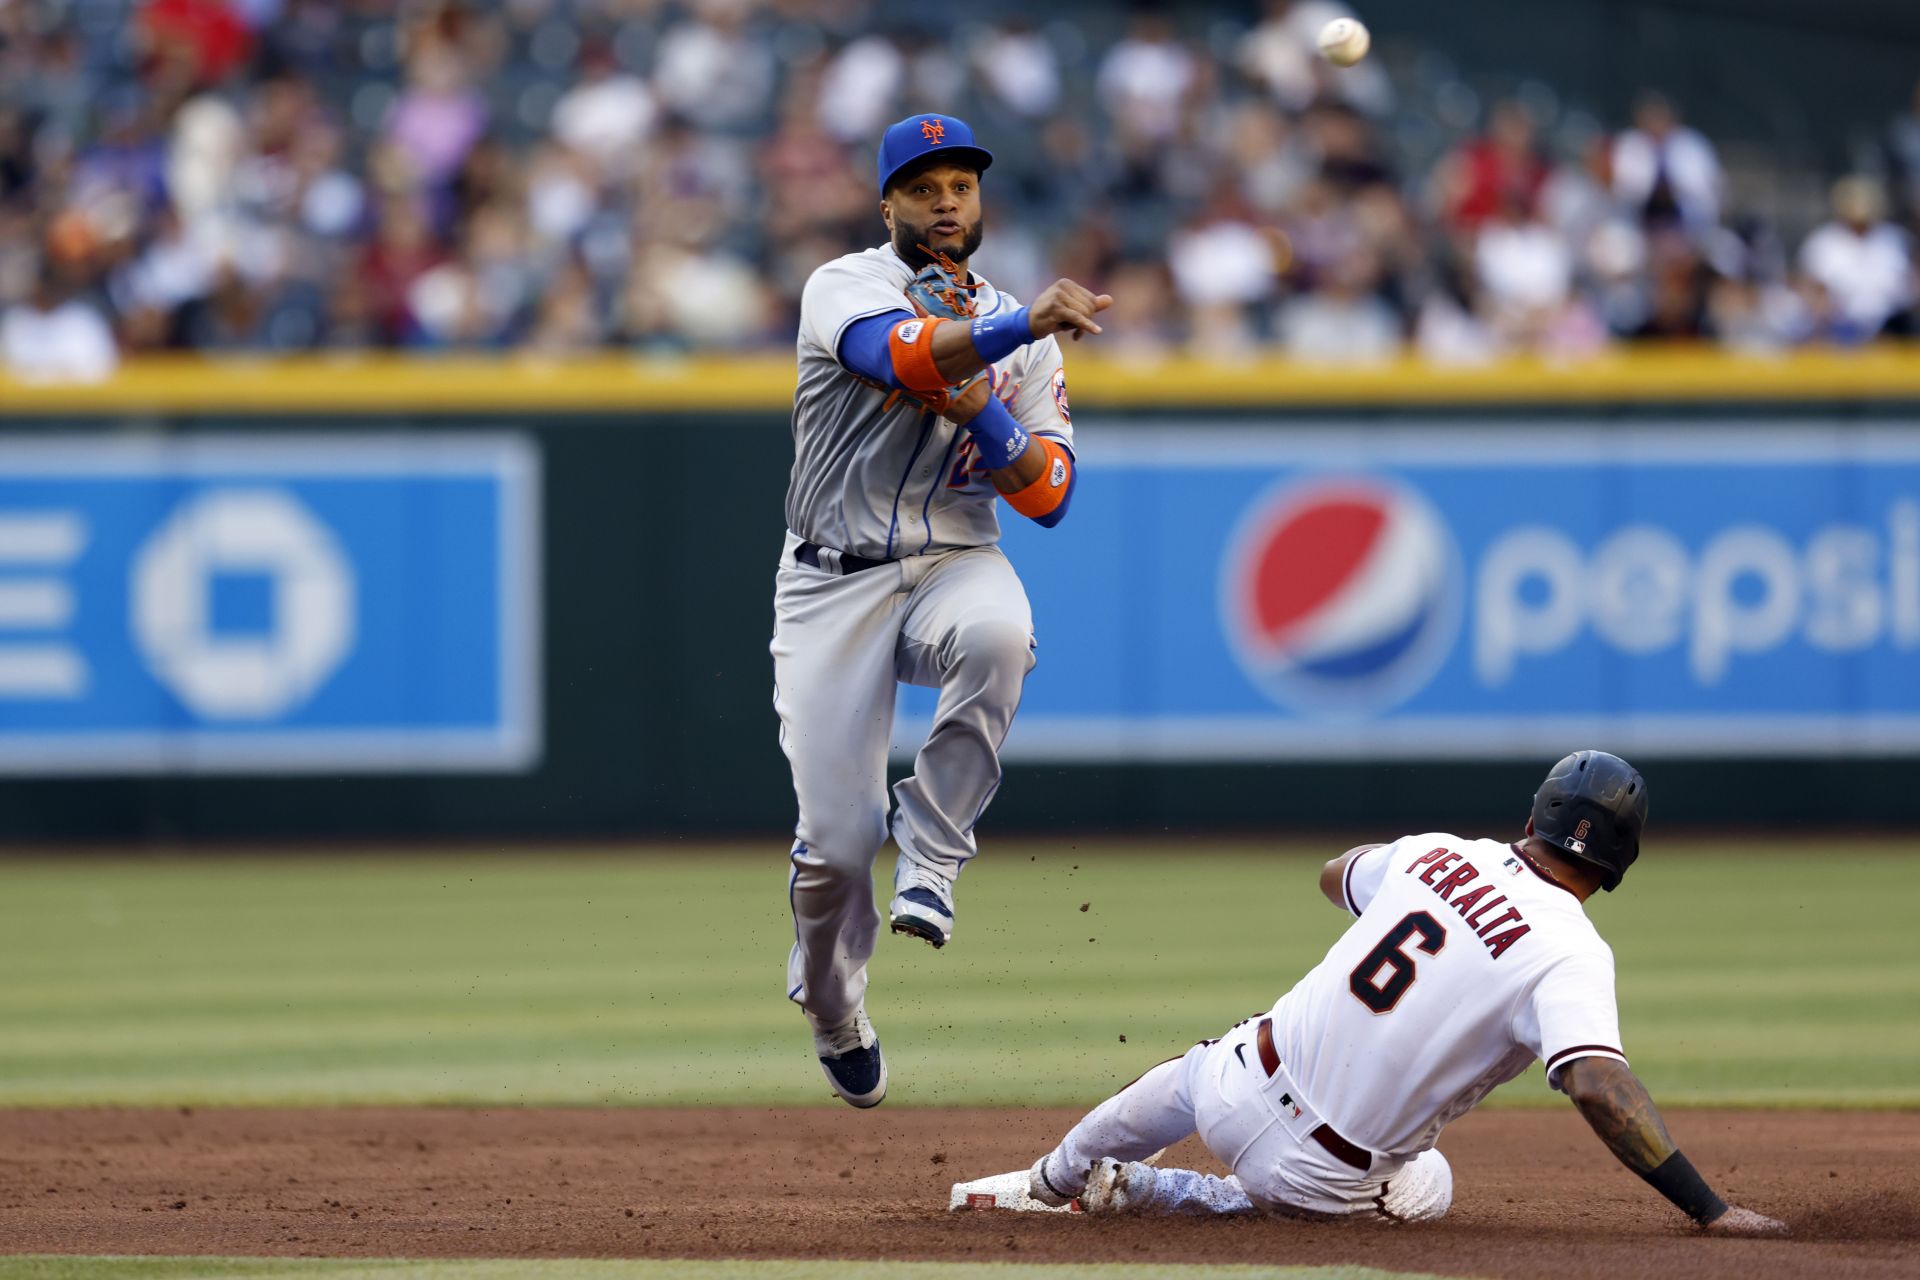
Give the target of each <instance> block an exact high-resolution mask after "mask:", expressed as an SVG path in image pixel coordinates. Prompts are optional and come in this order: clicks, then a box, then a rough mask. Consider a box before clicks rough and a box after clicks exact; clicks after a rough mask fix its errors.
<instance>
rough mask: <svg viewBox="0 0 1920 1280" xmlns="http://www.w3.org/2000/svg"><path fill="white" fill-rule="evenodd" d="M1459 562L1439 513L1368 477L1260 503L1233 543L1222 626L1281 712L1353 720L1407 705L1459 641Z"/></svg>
mask: <svg viewBox="0 0 1920 1280" xmlns="http://www.w3.org/2000/svg"><path fill="white" fill-rule="evenodd" d="M1461 580H1462V574H1461V568H1460V554H1459V551H1458V549H1457V548H1456V547H1455V545H1454V541H1453V537H1452V535H1451V533H1450V532H1449V531H1448V529H1447V526H1446V524H1445V522H1444V521H1442V520H1441V518H1440V516H1439V513H1437V512H1436V511H1434V509H1433V508H1432V506H1430V505H1429V504H1428V503H1427V502H1426V500H1425V499H1423V498H1421V497H1420V496H1419V495H1418V494H1416V493H1414V492H1413V491H1412V490H1410V489H1408V488H1406V487H1404V486H1402V485H1399V484H1395V483H1392V482H1389V481H1387V480H1384V479H1381V478H1379V477H1374V476H1358V477H1340V476H1322V477H1316V478H1313V479H1308V480H1301V481H1295V482H1291V483H1288V484H1284V485H1282V486H1280V487H1279V488H1278V489H1276V490H1270V491H1269V492H1268V493H1267V494H1265V495H1263V496H1262V497H1261V498H1259V499H1257V500H1256V501H1255V502H1254V503H1253V504H1252V505H1251V506H1250V507H1249V508H1248V510H1247V512H1246V514H1245V515H1243V516H1242V517H1241V520H1240V523H1239V526H1238V528H1237V529H1235V531H1234V532H1233V534H1232V535H1231V536H1230V538H1229V540H1228V544H1227V550H1226V556H1225V559H1224V562H1223V564H1222V569H1221V578H1220V614H1221V623H1222V625H1223V626H1224V628H1225V630H1226V635H1227V642H1228V646H1229V648H1231V649H1232V651H1233V654H1234V657H1235V658H1236V659H1237V660H1238V661H1239V663H1240V667H1241V670H1243V671H1244V672H1245V673H1246V675H1247V677H1248V679H1250V680H1251V681H1252V682H1253V683H1254V684H1255V685H1257V686H1258V687H1259V688H1260V689H1261V691H1262V692H1264V693H1265V694H1266V695H1267V696H1268V697H1270V698H1272V699H1273V700H1274V701H1276V702H1278V703H1280V704H1281V705H1283V706H1286V707H1289V708H1292V709H1294V710H1297V711H1302V712H1309V713H1315V714H1321V715H1334V716H1339V715H1343V714H1344V715H1361V714H1365V713H1367V712H1371V711H1378V710H1382V709H1384V708H1386V707H1389V706H1392V705H1394V704H1395V703H1398V702H1402V701H1404V700H1405V699H1407V698H1409V697H1411V696H1412V695H1413V694H1415V693H1417V692H1418V691H1419V690H1420V689H1421V688H1422V687H1424V686H1425V685H1426V683H1427V682H1428V681H1429V680H1431V679H1432V678H1433V673H1434V672H1435V671H1436V670H1437V669H1438V668H1439V666H1440V663H1441V662H1442V661H1443V660H1444V659H1445V658H1446V656H1447V652H1448V650H1449V649H1450V648H1451V647H1452V645H1453V641H1454V638H1455V636H1456V635H1457V634H1458V633H1459V629H1460V615H1461V597H1462V585H1461Z"/></svg>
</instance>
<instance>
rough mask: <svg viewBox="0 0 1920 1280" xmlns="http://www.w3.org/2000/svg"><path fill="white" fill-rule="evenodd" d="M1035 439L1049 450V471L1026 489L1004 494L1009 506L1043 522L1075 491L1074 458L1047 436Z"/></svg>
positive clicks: (1045, 471) (1047, 469)
mask: <svg viewBox="0 0 1920 1280" xmlns="http://www.w3.org/2000/svg"><path fill="white" fill-rule="evenodd" d="M1034 440H1035V442H1036V443H1038V444H1039V446H1040V447H1041V449H1043V450H1045V451H1046V455H1047V466H1046V470H1044V471H1042V472H1041V473H1040V478H1039V479H1038V480H1035V481H1034V482H1033V483H1032V484H1030V485H1028V486H1027V487H1026V488H1024V489H1016V490H1014V491H1013V492H1012V493H1009V494H1006V495H1004V496H1005V498H1006V500H1007V503H1008V505H1010V506H1011V507H1012V508H1013V509H1014V510H1015V511H1018V512H1019V513H1020V514H1021V515H1023V516H1026V517H1027V518H1028V519H1030V520H1043V519H1045V518H1046V517H1047V516H1050V515H1052V514H1053V513H1054V512H1055V511H1057V510H1059V509H1060V507H1061V505H1062V504H1064V503H1065V502H1066V500H1067V495H1068V494H1069V493H1071V492H1072V491H1073V457H1072V455H1071V454H1069V453H1068V452H1067V451H1066V449H1065V448H1063V447H1062V446H1061V445H1060V444H1059V443H1058V442H1057V441H1054V440H1049V439H1047V437H1045V436H1035V437H1034Z"/></svg>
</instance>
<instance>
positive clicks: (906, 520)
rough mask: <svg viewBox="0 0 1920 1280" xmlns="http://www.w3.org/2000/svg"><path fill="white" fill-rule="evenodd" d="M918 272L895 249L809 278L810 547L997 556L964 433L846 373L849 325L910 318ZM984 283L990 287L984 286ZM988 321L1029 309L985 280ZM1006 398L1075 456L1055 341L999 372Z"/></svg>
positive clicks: (792, 487)
mask: <svg viewBox="0 0 1920 1280" xmlns="http://www.w3.org/2000/svg"><path fill="white" fill-rule="evenodd" d="M913 276H914V270H913V268H912V267H909V266H908V265H907V264H906V262H905V261H904V260H902V259H901V257H900V255H899V254H898V253H895V252H894V249H893V246H892V245H890V244H888V245H882V246H880V247H878V248H875V249H867V250H865V251H863V252H860V253H850V254H848V255H846V256H845V257H843V258H836V259H835V260H834V261H832V262H829V263H827V264H825V265H824V266H822V267H820V268H819V269H818V270H816V271H815V272H814V273H813V275H812V276H811V277H810V278H809V279H808V280H807V287H806V290H805V292H804V293H803V294H802V295H801V299H800V337H799V341H798V343H797V347H798V354H799V385H798V387H797V389H796V390H795V392H794V398H793V443H794V450H793V454H794V456H793V477H792V481H791V483H790V484H789V485H788V488H787V527H788V528H790V529H792V530H793V531H794V532H795V533H797V534H799V535H800V536H801V537H802V538H804V539H806V540H807V541H809V542H814V543H817V544H819V545H820V546H823V547H832V548H834V549H836V550H839V551H849V552H852V553H853V554H854V555H858V556H866V557H868V558H869V559H876V560H890V559H895V558H897V557H900V556H913V555H924V554H928V553H931V552H940V551H952V550H955V549H957V548H961V547H979V546H988V545H991V544H993V543H995V542H997V541H999V538H1000V519H999V514H998V512H997V511H996V509H995V508H996V505H997V504H996V501H995V499H996V494H995V490H994V487H993V482H992V481H991V480H990V479H989V478H988V477H987V474H986V471H985V469H984V468H980V467H977V466H976V465H975V458H974V453H973V438H972V436H971V435H969V434H968V433H967V432H966V431H965V430H964V429H963V428H961V427H957V426H955V425H954V424H953V423H951V422H949V421H947V420H946V419H945V418H942V417H940V416H939V415H937V414H935V413H933V412H931V411H929V410H927V409H926V408H924V407H923V406H921V405H920V404H919V403H917V402H916V401H914V400H911V399H909V398H907V397H906V396H901V397H900V398H899V399H898V400H896V401H895V402H894V404H893V407H892V408H891V409H889V408H885V407H884V406H885V405H886V402H887V398H888V396H889V395H890V394H891V392H889V391H887V390H886V389H884V388H881V387H877V386H875V385H874V384H873V383H870V382H867V381H866V380H864V379H862V378H860V377H858V376H857V375H855V374H853V373H852V372H850V371H849V370H848V369H847V368H846V367H845V366H844V365H842V364H841V363H840V359H839V355H838V352H839V350H840V339H841V336H842V335H843V334H845V332H846V329H847V326H848V325H850V324H852V323H853V322H854V321H856V320H860V319H863V318H865V317H867V316H874V315H881V314H883V313H885V312H888V311H902V310H911V304H910V303H908V302H907V300H906V297H905V294H904V292H903V291H904V290H905V289H906V287H907V282H908V281H910V280H912V279H913ZM974 278H975V279H976V280H979V277H978V276H976V277H974ZM981 286H982V287H981V288H980V290H979V292H978V293H977V294H976V295H975V299H976V303H977V305H978V307H979V309H980V314H982V315H992V314H994V313H995V312H997V311H1000V310H1002V309H1003V308H1005V309H1011V308H1014V307H1018V306H1019V305H1020V303H1019V302H1018V301H1017V300H1016V299H1014V298H1013V297H1012V296H1011V295H1010V294H1006V293H1002V292H1000V291H999V290H997V289H995V288H994V287H993V286H992V285H990V284H987V283H986V282H985V281H981ZM991 372H992V375H993V385H994V394H995V395H998V396H999V397H1000V399H1001V401H1002V402H1003V403H1005V405H1006V406H1007V408H1008V410H1009V411H1010V412H1011V413H1012V414H1013V416H1014V418H1015V420H1017V421H1018V422H1019V423H1020V425H1021V426H1022V427H1024V428H1025V429H1026V430H1027V432H1028V433H1029V434H1031V435H1041V436H1049V437H1051V438H1053V439H1055V440H1058V441H1060V442H1061V443H1062V444H1063V445H1065V446H1066V447H1067V449H1068V451H1069V452H1071V451H1072V448H1073V422H1072V419H1071V417H1070V416H1069V412H1068V408H1067V392H1066V373H1065V370H1064V368H1063V367H1062V363H1061V358H1060V346H1059V344H1058V343H1057V342H1055V341H1054V339H1053V338H1052V337H1046V338H1042V339H1041V340H1039V341H1038V342H1033V343H1029V344H1027V345H1026V346H1024V347H1021V348H1019V349H1018V350H1016V351H1015V352H1014V353H1013V354H1012V355H1010V356H1008V357H1007V358H1006V359H1005V360H1002V361H1000V362H999V363H998V364H996V365H994V366H993V367H992V370H991Z"/></svg>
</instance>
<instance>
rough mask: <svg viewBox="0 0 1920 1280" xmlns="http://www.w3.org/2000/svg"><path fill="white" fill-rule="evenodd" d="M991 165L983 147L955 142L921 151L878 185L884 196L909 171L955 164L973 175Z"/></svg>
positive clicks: (987, 152) (986, 151) (896, 168)
mask: <svg viewBox="0 0 1920 1280" xmlns="http://www.w3.org/2000/svg"><path fill="white" fill-rule="evenodd" d="M992 163H993V152H991V151H988V150H987V149H986V148H985V147H970V146H967V145H966V144H965V143H960V142H956V143H954V144H953V145H952V146H950V147H934V148H932V149H930V150H927V151H922V152H921V153H920V154H919V155H917V156H914V157H913V158H912V159H910V160H906V161H903V162H902V163H900V164H897V165H895V166H894V167H893V170H892V171H891V172H890V173H888V174H887V177H886V180H885V181H884V182H882V183H881V184H880V191H881V194H883V195H884V194H885V193H886V191H887V190H888V189H889V188H890V187H892V186H893V184H894V182H895V180H896V179H898V178H899V177H900V175H901V174H903V173H905V172H907V171H908V170H910V169H931V168H932V167H933V166H934V165H937V164H957V165H959V166H960V167H961V168H963V169H971V170H973V171H974V172H975V173H985V172H986V171H987V166H988V165H990V164H992Z"/></svg>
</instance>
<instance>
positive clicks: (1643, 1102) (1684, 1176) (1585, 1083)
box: [1560, 1057, 1787, 1236]
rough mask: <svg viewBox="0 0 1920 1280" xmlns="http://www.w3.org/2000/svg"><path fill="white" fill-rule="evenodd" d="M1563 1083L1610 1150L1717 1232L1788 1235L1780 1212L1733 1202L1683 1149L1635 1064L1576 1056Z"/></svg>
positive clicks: (1562, 1076) (1562, 1071)
mask: <svg viewBox="0 0 1920 1280" xmlns="http://www.w3.org/2000/svg"><path fill="white" fill-rule="evenodd" d="M1560 1084H1561V1087H1562V1088H1564V1089H1565V1090H1566V1091H1567V1096H1568V1097H1570V1098H1572V1099H1573V1105H1574V1106H1576V1107H1578V1108H1580V1114H1581V1115H1583V1116H1585V1117H1586V1118H1587V1123H1588V1124H1590V1125H1592V1126H1593V1131H1594V1133H1596V1134H1598V1135H1599V1138H1600V1141H1602V1142H1604V1143H1606V1144H1607V1150H1609V1151H1611V1152H1613V1154H1614V1155H1615V1156H1616V1157H1618V1159H1619V1161H1620V1163H1621V1164H1624V1165H1625V1166H1627V1168H1629V1169H1631V1170H1633V1171H1634V1172H1635V1173H1637V1174H1639V1175H1640V1176H1641V1177H1642V1178H1643V1179H1645V1180H1646V1181H1647V1183H1648V1184H1649V1185H1651V1186H1652V1187H1653V1189H1654V1190H1656V1191H1658V1192H1659V1193H1660V1194H1661V1195H1663V1196H1665V1197H1666V1198H1667V1199H1668V1200H1671V1201H1672V1202H1673V1203H1674V1204H1675V1205H1677V1206H1679V1208H1680V1210H1681V1211H1682V1212H1683V1213H1685V1214H1686V1215H1687V1216H1688V1217H1690V1218H1692V1219H1693V1220H1694V1221H1695V1222H1697V1223H1699V1224H1700V1225H1701V1226H1702V1227H1704V1228H1706V1229H1707V1230H1708V1231H1710V1232H1712V1233H1714V1234H1716V1235H1742V1236H1772V1235H1785V1234H1786V1231H1787V1224H1786V1223H1784V1222H1781V1221H1780V1220H1779V1219H1777V1218H1769V1217H1767V1216H1766V1215H1765V1214H1762V1213H1755V1212H1754V1211H1753V1210H1751V1209H1742V1208H1739V1207H1738V1206H1734V1205H1729V1204H1728V1203H1727V1202H1726V1201H1724V1200H1722V1199H1721V1198H1720V1197H1719V1196H1717V1195H1715V1194H1714V1192H1713V1189H1712V1188H1711V1187H1709V1186H1707V1183H1706V1180H1705V1179H1704V1178H1702V1177H1701V1176H1700V1174H1699V1172H1698V1171H1697V1170H1695V1169H1694V1167H1693V1163H1692V1162H1691V1161H1690V1160H1688V1159H1687V1158H1686V1157H1685V1156H1683V1155H1681V1154H1680V1148H1679V1147H1677V1146H1675V1145H1674V1141H1673V1137H1672V1135H1671V1134H1669V1133H1668V1132H1667V1124H1666V1121H1664V1120H1662V1119H1661V1118H1660V1109H1659V1108H1658V1107H1656V1106H1654V1105H1653V1097H1652V1095H1650V1094H1649V1093H1648V1092H1647V1087H1646V1086H1645V1085H1644V1084H1641V1083H1640V1077H1638V1076H1636V1075H1634V1074H1633V1069H1632V1068H1631V1067H1629V1066H1627V1064H1626V1063H1624V1062H1621V1061H1620V1060H1619V1059H1617V1058H1600V1057H1590V1058H1575V1059H1574V1060H1573V1061H1572V1062H1570V1063H1568V1064H1567V1065H1566V1066H1564V1067H1562V1068H1560Z"/></svg>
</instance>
